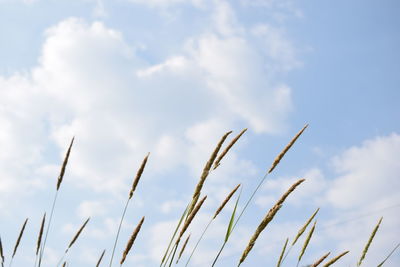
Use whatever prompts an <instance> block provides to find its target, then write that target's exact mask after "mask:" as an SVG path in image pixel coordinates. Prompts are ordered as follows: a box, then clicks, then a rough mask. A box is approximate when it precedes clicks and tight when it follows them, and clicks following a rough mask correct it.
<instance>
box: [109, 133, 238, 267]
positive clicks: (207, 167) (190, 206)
mask: <svg viewBox="0 0 400 267" xmlns="http://www.w3.org/2000/svg"><path fill="white" fill-rule="evenodd" d="M231 133H232V131H229V132H227V133H225V134H224V135H223V136H222V137H221V139H220V140H219V142H218V144H217V146H216V147H215V149H214V151H213V152H212V153H211V156H210V158H209V160H208V161H207V163H206V165H205V166H204V168H203V171H202V174H201V176H200V179H199V182H198V183H197V185H196V187H195V190H194V193H193V196H192V199H191V200H190V202H189V204H188V206H187V207H186V211H185V212H183V213H184V214H185V213H186V214H185V216H186V220H187V219H188V217H189V215H190V213H191V212H192V210H193V209H194V207H195V205H196V204H197V201H198V199H199V197H200V193H201V189H202V188H203V185H204V182H205V180H206V178H207V177H208V175H209V173H210V169H211V167H212V165H213V163H214V161H215V159H216V157H217V155H218V152H219V150H220V149H221V147H222V144H223V143H224V142H225V140H226V138H227V137H228V135H230V134H231ZM181 219H182V218H181ZM181 223H182V220H180V221H179V224H178V225H177V227H176V229H175V231H174V233H173V235H172V237H171V239H170V242H169V244H168V247H167V249H166V251H165V253H164V256H163V258H162V260H161V263H160V266H162V265H163V263H164V262H165V265H166V264H167V263H166V262H168V259H166V257H167V255H171V253H170V254H168V253H169V252H170V248H171V245H172V243H173V241H174V239H175V236H176V234H177V232H178V230H179V227H180V225H181ZM110 267H111V266H110Z"/></svg>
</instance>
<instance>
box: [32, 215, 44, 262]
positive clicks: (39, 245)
mask: <svg viewBox="0 0 400 267" xmlns="http://www.w3.org/2000/svg"><path fill="white" fill-rule="evenodd" d="M45 223H46V212H45V213H44V214H43V218H42V223H41V224H40V229H39V236H38V239H37V244H36V257H35V265H34V266H36V264H37V260H38V255H39V250H40V247H41V245H42V236H43V230H44V225H45Z"/></svg>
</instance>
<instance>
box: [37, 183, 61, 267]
mask: <svg viewBox="0 0 400 267" xmlns="http://www.w3.org/2000/svg"><path fill="white" fill-rule="evenodd" d="M57 196H58V190H56V194H55V196H54V200H53V205H52V207H51V212H50V219H49V224H48V225H47V229H46V234H45V236H44V241H43V247H42V249H41V251H40V256H39V267H40V266H41V265H42V258H43V256H44V250H45V248H46V241H47V236H48V234H49V231H50V226H51V222H52V219H53V213H54V207H55V205H56V201H57Z"/></svg>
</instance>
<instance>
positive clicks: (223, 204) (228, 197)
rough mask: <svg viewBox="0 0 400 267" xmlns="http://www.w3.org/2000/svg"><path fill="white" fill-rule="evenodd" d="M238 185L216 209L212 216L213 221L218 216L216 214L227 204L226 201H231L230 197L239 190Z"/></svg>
mask: <svg viewBox="0 0 400 267" xmlns="http://www.w3.org/2000/svg"><path fill="white" fill-rule="evenodd" d="M239 187H240V184H238V185H237V186H236V187H235V188H234V189H233V190H232V191H231V192H230V193H229V195H228V196H227V197H226V198H225V199H224V201H222V203H221V205H220V206H219V208H218V209H217V211H216V212H215V214H214V217H213V220H214V219H215V218H216V217H217V216H218V214H219V213H220V212H221V211H222V209H223V208H224V207H225V205H226V203H228V201H229V200H230V199H231V197H232V196H233V194H235V192H236V191H237V190H238V189H239Z"/></svg>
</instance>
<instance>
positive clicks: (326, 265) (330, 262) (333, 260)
mask: <svg viewBox="0 0 400 267" xmlns="http://www.w3.org/2000/svg"><path fill="white" fill-rule="evenodd" d="M349 252H350V251H345V252H343V253H342V254H339V255H338V256H336V257H334V258H332V259H331V260H330V261H328V262H327V263H325V264H324V265H323V267H328V266H331V265H332V264H334V263H335V262H337V261H338V260H339V259H340V258H342V257H343V256H344V255H346V254H347V253H349Z"/></svg>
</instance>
